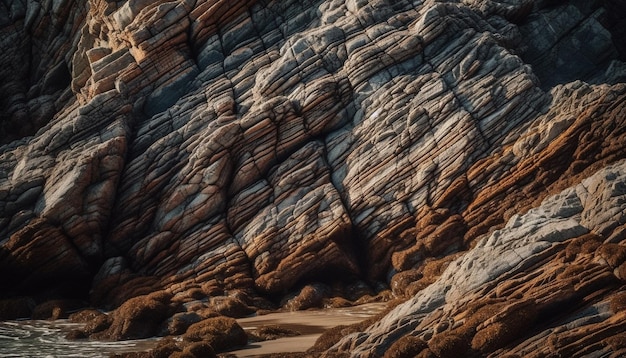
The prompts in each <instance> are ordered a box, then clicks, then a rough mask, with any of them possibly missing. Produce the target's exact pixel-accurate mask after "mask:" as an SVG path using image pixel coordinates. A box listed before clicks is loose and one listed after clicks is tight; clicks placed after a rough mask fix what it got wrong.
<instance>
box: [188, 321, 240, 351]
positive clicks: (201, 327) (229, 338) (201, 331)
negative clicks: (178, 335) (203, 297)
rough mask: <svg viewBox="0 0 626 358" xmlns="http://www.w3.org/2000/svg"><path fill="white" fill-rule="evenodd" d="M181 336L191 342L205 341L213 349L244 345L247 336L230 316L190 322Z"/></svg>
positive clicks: (218, 349) (221, 349)
mask: <svg viewBox="0 0 626 358" xmlns="http://www.w3.org/2000/svg"><path fill="white" fill-rule="evenodd" d="M183 338H184V339H185V340H187V341H191V342H207V343H208V344H210V345H211V347H213V349H214V350H215V351H224V350H227V349H230V348H235V347H240V346H244V345H246V343H247V342H248V336H247V335H246V333H245V332H244V330H243V328H241V326H239V324H237V321H235V320H234V319H232V318H228V317H215V318H208V319H205V320H203V321H200V322H198V323H194V324H192V325H191V326H190V327H189V328H188V329H187V332H186V333H185V334H184V336H183Z"/></svg>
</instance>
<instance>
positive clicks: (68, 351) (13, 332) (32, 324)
mask: <svg viewBox="0 0 626 358" xmlns="http://www.w3.org/2000/svg"><path fill="white" fill-rule="evenodd" d="M77 327H80V325H79V324H75V323H69V322H68V321H67V320H57V321H54V322H50V321H6V322H0V357H2V358H6V357H33V358H35V357H37V358H39V357H40V358H57V357H108V356H109V355H111V354H113V353H123V352H137V351H142V350H147V349H150V348H151V347H153V346H154V345H155V342H156V339H144V340H137V341H122V342H102V341H89V340H79V341H70V340H67V339H65V335H66V334H67V332H69V331H70V330H72V329H74V328H77Z"/></svg>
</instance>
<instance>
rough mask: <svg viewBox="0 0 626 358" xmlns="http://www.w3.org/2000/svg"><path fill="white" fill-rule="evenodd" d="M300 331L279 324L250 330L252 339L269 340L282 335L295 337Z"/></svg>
mask: <svg viewBox="0 0 626 358" xmlns="http://www.w3.org/2000/svg"><path fill="white" fill-rule="evenodd" d="M300 334H301V333H300V332H298V331H294V330H293V329H289V328H286V327H281V326H279V325H264V326H261V327H259V328H257V329H255V330H253V331H252V332H250V339H251V340H253V341H271V340H274V339H278V338H283V337H295V336H299V335H300Z"/></svg>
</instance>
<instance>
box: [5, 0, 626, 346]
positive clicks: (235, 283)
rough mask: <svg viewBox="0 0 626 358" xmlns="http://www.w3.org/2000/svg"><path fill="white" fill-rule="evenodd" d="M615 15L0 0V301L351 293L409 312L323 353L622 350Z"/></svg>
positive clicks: (534, 8)
mask: <svg viewBox="0 0 626 358" xmlns="http://www.w3.org/2000/svg"><path fill="white" fill-rule="evenodd" d="M625 18H626V9H625V6H624V5H623V2H621V1H617V0H615V1H583V0H574V1H567V2H565V1H543V0H535V1H534V0H507V1H495V0H462V1H452V0H450V1H434V0H424V1H421V0H418V1H409V0H405V1H387V0H370V1H364V0H345V1H339V0H326V1H322V0H317V1H300V2H297V1H292V0H286V1H239V2H236V5H233V2H227V1H207V2H199V1H192V0H175V1H164V0H158V1H143V0H129V1H117V2H112V1H102V0H90V1H87V2H79V1H73V0H59V1H57V0H54V1H41V2H35V1H25V0H6V1H3V2H0V35H1V36H0V49H2V51H0V108H1V109H0V287H1V288H2V289H1V290H0V292H2V294H1V295H3V296H6V297H2V298H7V299H11V298H12V297H17V296H25V295H31V296H37V299H38V300H45V299H46V298H49V297H53V296H64V297H68V296H86V295H87V293H88V292H90V298H91V302H92V303H93V304H95V305H98V306H104V307H116V306H119V305H122V304H123V303H124V302H125V301H127V300H128V299H131V298H132V297H136V296H140V295H146V294H149V293H150V292H154V291H158V290H163V289H166V290H168V292H169V294H171V295H173V297H189V298H192V297H196V296H198V297H204V298H207V297H214V296H219V295H221V294H222V293H220V292H221V291H223V290H227V291H233V290H235V289H243V290H246V291H247V292H253V293H255V294H260V295H267V297H271V298H273V299H276V298H277V297H280V296H284V295H285V294H287V293H289V292H294V291H296V290H300V289H302V287H306V284H308V283H311V282H320V281H321V282H324V283H325V284H336V282H337V281H340V282H344V283H345V282H354V281H355V280H357V279H364V280H366V281H368V282H369V283H370V284H372V285H374V284H376V283H382V284H383V285H384V284H391V286H392V290H393V292H394V293H396V294H397V295H400V296H405V297H407V298H408V297H413V298H411V299H410V300H409V301H408V302H407V303H406V304H405V305H403V306H401V307H400V308H398V309H397V311H396V313H391V314H390V315H389V316H388V317H387V318H385V319H383V320H381V321H380V323H379V324H376V325H374V326H372V327H370V328H369V329H368V330H367V331H366V332H365V333H360V334H358V337H354V336H350V337H346V339H345V340H344V341H342V342H340V344H338V345H337V346H336V347H335V348H333V349H334V350H335V351H342V350H344V351H345V350H350V351H355V352H363V354H365V355H380V354H382V353H383V350H385V349H387V348H389V347H390V346H392V344H394V342H396V341H398V340H399V339H402V341H401V342H400V343H397V344H395V345H394V347H395V348H394V350H396V351H398V352H400V351H402V349H416V348H414V347H409V344H414V343H415V342H422V341H423V342H426V343H427V345H428V350H429V351H430V352H431V353H432V354H435V355H439V356H445V355H446V354H453V353H455V352H456V353H458V352H461V351H462V352H466V353H467V352H470V353H472V354H489V353H494V352H498V350H499V349H507V350H510V351H512V352H517V353H520V354H522V355H525V354H526V353H527V351H526V350H525V349H527V348H524V347H531V346H534V344H535V343H536V342H539V341H542V340H547V341H546V344H543V345H541V347H543V349H553V350H555V351H559V352H563V353H565V352H570V351H568V349H569V350H572V349H574V348H572V347H578V346H577V344H578V345H580V344H581V343H580V342H579V340H581V339H584V340H588V341H584V342H583V343H585V346H589V347H591V348H589V349H591V350H601V349H608V348H607V347H611V349H615V350H617V349H620V346H619V342H621V341H620V339H621V338H620V337H616V336H614V335H613V333H612V332H615V331H618V330H621V329H623V327H621V326H620V324H621V323H619V321H620V315H621V313H620V312H619V309H616V308H615V307H621V306H620V304H619V302H622V301H623V299H622V298H620V297H621V296H619V295H618V294H617V292H618V291H620V288H619V287H620V282H621V280H623V278H624V277H626V266H625V265H623V263H622V261H623V249H622V248H623V243H622V240H623V238H624V233H625V232H626V231H625V229H624V223H625V218H624V217H623V214H622V213H623V212H624V210H623V209H624V208H623V207H622V206H623V202H622V201H623V199H620V195H622V194H620V193H622V189H623V186H624V185H626V184H624V178H623V175H622V174H623V168H622V167H623V165H622V162H620V160H621V159H623V158H625V157H626V155H625V154H626V151H625V149H626V148H625V144H624V143H626V131H625V128H626V123H624V122H625V121H626V105H625V103H626V84H625V82H626V63H625V62H623V61H624V60H626V46H625V44H624V40H623V39H624V38H625V36H626V34H625V33H624V28H626V27H625V26H624V19H625ZM581 183H582V184H581ZM568 188H569V189H568ZM564 190H565V191H564ZM553 194H558V195H559V196H558V197H556V198H552V199H546V197H548V196H550V195H553ZM544 200H545V201H544ZM505 223H508V224H506V225H505ZM544 283H549V285H547V286H546V284H544ZM498 287H500V288H499V289H498ZM504 287H508V288H507V289H505V288H504ZM547 287H549V288H547ZM555 292H558V293H556V294H555ZM620 300H621V301H620ZM615 302H618V303H615ZM610 307H613V308H610ZM580 312H592V313H589V315H586V316H585V315H583V316H584V317H591V318H585V319H583V318H580V317H583V316H580V317H579V313H580ZM593 312H595V313H593ZM546 314H550V317H552V316H551V315H554V319H552V318H546ZM402 315H404V318H400V316H402ZM577 315H578V316H577ZM487 316H488V317H492V319H491V320H489V321H487V320H486V319H483V318H484V317H487ZM520 317H523V318H524V319H521V318H520ZM567 317H570V320H569V321H568V318H567ZM581 319H582V320H581ZM458 322H461V323H458ZM520 322H523V324H522V323H520ZM520 324H522V326H520ZM444 326H445V328H444ZM559 327H560V328H559ZM156 329H157V328H155V330H156ZM431 331H432V332H431ZM435 331H436V332H435ZM520 331H524V332H527V337H526V338H522V337H520V336H519V335H517V333H516V334H513V333H511V332H520ZM428 332H430V333H428ZM590 332H599V333H597V334H590ZM407 335H412V336H415V337H417V338H419V340H413V339H412V338H401V337H406V336H407ZM611 336H614V337H613V338H609V337H611ZM521 339H528V340H527V341H523V342H522V341H521ZM402 342H404V343H402ZM524 342H525V343H524ZM594 342H596V343H594ZM599 342H603V343H599ZM616 342H617V343H616ZM592 343H593V344H592ZM524 344H526V345H524ZM418 346H421V343H420V344H418ZM594 347H595V348H594ZM424 354H427V353H424ZM494 354H499V353H494ZM537 354H539V353H537Z"/></svg>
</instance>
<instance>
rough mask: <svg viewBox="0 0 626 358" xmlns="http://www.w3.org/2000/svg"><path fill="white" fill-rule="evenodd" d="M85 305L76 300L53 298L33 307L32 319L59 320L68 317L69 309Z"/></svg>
mask: <svg viewBox="0 0 626 358" xmlns="http://www.w3.org/2000/svg"><path fill="white" fill-rule="evenodd" d="M82 306H84V303H82V302H80V301H76V300H51V301H46V302H43V303H41V304H39V305H37V306H35V308H33V313H32V316H31V317H32V319H45V320H52V321H53V320H57V319H59V318H68V316H69V311H72V310H76V309H77V308H79V307H82Z"/></svg>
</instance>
